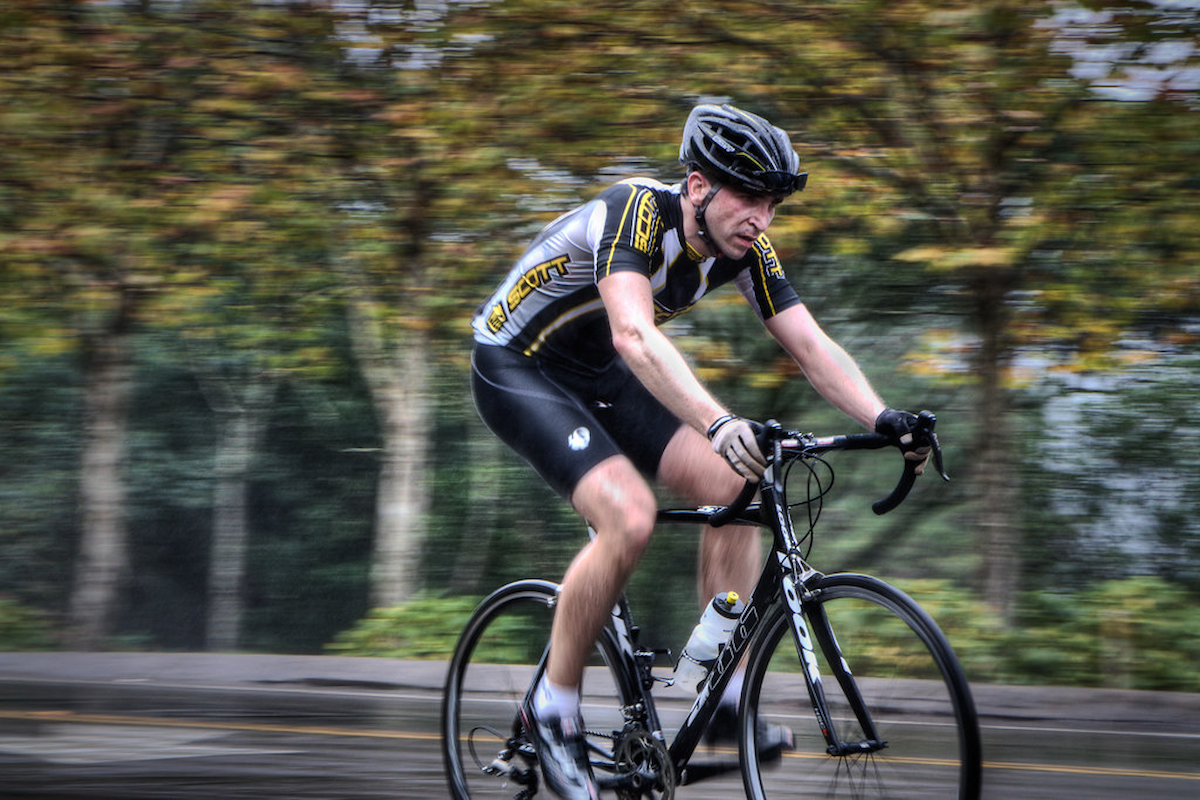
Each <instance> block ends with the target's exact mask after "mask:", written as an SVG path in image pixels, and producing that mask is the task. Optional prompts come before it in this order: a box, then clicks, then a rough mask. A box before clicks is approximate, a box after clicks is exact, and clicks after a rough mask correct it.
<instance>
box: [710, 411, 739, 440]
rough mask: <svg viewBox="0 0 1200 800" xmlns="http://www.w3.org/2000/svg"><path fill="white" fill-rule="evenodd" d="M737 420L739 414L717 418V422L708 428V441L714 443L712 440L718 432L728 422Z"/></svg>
mask: <svg viewBox="0 0 1200 800" xmlns="http://www.w3.org/2000/svg"><path fill="white" fill-rule="evenodd" d="M735 419H737V414H725V415H724V416H720V417H717V420H716V422H714V423H713V424H712V425H709V426H708V440H709V441H712V438H713V437H714V436H716V435H717V431H719V430H720V429H721V426H722V425H724V424H725V423H726V422H732V421H733V420H735Z"/></svg>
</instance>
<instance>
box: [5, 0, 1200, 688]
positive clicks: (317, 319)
mask: <svg viewBox="0 0 1200 800" xmlns="http://www.w3.org/2000/svg"><path fill="white" fill-rule="evenodd" d="M1198 31H1200V1H1197V0H1142V1H1139V2H1135V1H1133V0H1129V1H1128V2H1121V1H1120V0H1099V1H1098V2H1073V1H1072V0H1064V2H1030V0H997V1H993V0H982V2H981V1H980V0H969V1H963V2H958V1H956V0H939V1H936V2H935V1H934V0H873V1H868V0H841V1H840V2H814V3H804V4H800V3H794V2H777V1H776V0H755V1H754V2H728V1H724V0H708V1H707V2H704V3H692V2H680V3H670V4H665V3H660V2H649V1H648V0H647V1H645V2H642V1H640V0H635V1H633V2H622V3H609V2H604V0H598V1H597V2H589V3H578V2H574V0H563V1H562V2H559V0H536V1H534V0H507V1H506V2H485V1H484V0H459V1H457V2H450V1H449V0H442V1H441V2H432V1H431V2H375V1H374V0H343V1H338V2H245V1H244V0H237V1H236V2H235V1H233V0H228V1H225V0H173V1H168V0H163V1H162V2H155V1H154V0H140V1H139V2H120V0H97V1H96V2H70V1H69V0H61V1H59V2H50V1H49V0H40V1H39V0H7V2H5V4H4V8H3V9H2V10H0V98H2V103H0V650H3V649H7V650H33V649H59V648H61V649H84V650H209V651H226V652H228V651H245V652H276V653H322V652H324V653H349V654H378V655H398V656H402V657H423V658H444V657H445V654H446V653H447V652H448V649H449V648H450V647H452V645H453V639H454V636H455V634H456V632H457V629H458V627H459V626H460V625H461V623H462V620H463V619H464V617H465V615H466V614H467V613H469V610H470V608H471V607H472V606H473V604H474V602H476V600H477V599H478V598H479V597H480V596H481V595H483V594H485V593H487V592H488V591H489V590H490V589H492V588H494V587H496V586H497V585H499V584H500V583H501V582H504V581H506V580H510V579H514V578H517V577H524V576H529V575H539V576H543V577H549V578H557V577H559V576H560V575H561V573H562V571H563V569H564V568H565V566H566V564H567V563H568V561H569V559H570V558H571V556H572V555H573V554H574V553H575V551H576V550H577V549H578V548H579V547H580V546H581V544H582V543H583V541H584V531H583V529H582V526H581V525H580V523H579V522H578V520H577V519H576V518H575V516H574V514H573V512H571V510H570V509H569V508H568V507H567V506H566V505H565V504H564V503H563V502H562V501H560V500H558V499H557V498H555V497H554V496H552V495H551V494H550V493H549V492H548V491H547V490H545V489H544V488H543V487H542V484H541V482H540V480H539V479H538V478H537V477H536V475H535V474H534V473H533V472H532V471H530V470H529V469H528V468H527V467H526V466H525V465H524V464H523V463H521V462H520V461H519V460H518V459H517V458H516V457H515V456H513V455H511V454H510V453H509V452H508V451H507V450H506V449H505V448H504V447H503V446H502V445H500V444H499V443H498V442H496V441H495V440H494V438H493V437H492V436H491V434H490V433H488V432H487V431H486V429H484V428H483V427H482V425H481V424H480V423H479V422H478V420H477V418H476V416H475V412H474V410H473V407H472V404H471V400H470V395H469V389H468V379H467V371H468V357H469V349H470V331H469V319H470V317H471V314H472V313H473V311H474V309H475V307H476V306H477V305H478V304H479V303H480V302H482V301H483V300H484V299H485V298H486V296H487V295H488V293H489V292H490V290H491V288H492V287H493V286H494V285H495V284H496V283H497V282H498V281H499V280H500V278H501V276H502V275H503V274H504V273H505V271H506V270H507V268H508V266H509V264H510V263H511V262H512V260H513V259H514V258H515V257H516V256H517V255H518V254H519V253H520V251H521V250H522V249H523V247H524V245H525V243H526V241H527V240H528V238H529V237H530V236H532V235H533V234H534V233H535V232H536V231H537V229H538V228H540V226H542V225H544V224H545V223H546V222H547V221H549V220H550V219H552V218H553V217H554V216H556V215H557V214H558V213H561V212H562V211H564V210H566V209H568V208H569V207H571V206H572V205H573V204H576V203H578V202H581V201H583V200H586V199H588V198H590V197H592V196H593V195H595V194H596V193H597V192H598V191H599V190H600V189H601V188H603V187H604V186H605V185H607V184H608V183H610V182H612V181H615V180H619V179H621V178H624V177H628V176H632V175H648V176H652V177H657V178H659V179H662V180H665V181H667V182H673V181H675V180H678V179H679V178H680V177H681V168H680V167H679V165H678V164H677V162H676V155H677V152H678V141H679V136H680V133H681V130H682V126H683V121H684V119H685V117H686V115H687V112H688V110H689V109H690V108H691V107H692V105H693V104H695V103H696V102H700V101H706V102H711V101H718V102H719V101H728V102H733V103H735V104H737V105H740V106H742V107H744V108H746V109H748V110H751V111H754V112H757V113H760V114H763V115H765V116H766V117H768V118H769V119H771V120H772V121H773V122H775V123H776V124H778V125H780V126H782V127H784V128H785V129H787V130H788V131H789V132H790V133H791V134H792V136H793V139H794V141H795V143H796V146H797V149H798V150H799V152H800V154H801V156H802V157H803V159H804V165H805V168H806V169H807V170H808V172H809V174H810V179H809V188H808V189H807V190H806V191H805V192H804V193H803V194H802V195H798V196H796V197H795V198H794V199H793V200H791V201H789V202H788V203H787V204H785V205H784V206H783V207H782V208H781V210H780V212H779V215H778V216H777V218H776V220H775V222H774V224H773V226H772V229H771V234H770V235H771V238H772V241H773V243H774V244H775V246H776V249H777V250H778V251H779V253H780V255H781V257H782V258H783V260H784V263H785V265H786V268H787V271H788V274H789V276H790V278H791V280H792V282H793V283H794V284H795V286H796V287H797V289H798V291H799V293H800V295H801V297H802V298H803V299H804V300H805V302H806V303H808V305H809V306H810V308H811V309H812V310H813V312H814V313H815V315H816V316H817V318H818V319H819V320H820V321H821V322H822V323H823V325H824V326H825V328H826V330H827V331H829V332H830V334H831V335H833V336H834V338H836V339H837V340H838V341H840V342H841V343H842V344H843V345H844V346H845V347H846V349H847V350H849V351H850V352H851V353H852V354H853V355H854V356H855V357H856V358H857V359H858V360H859V362H860V363H861V364H862V366H863V368H864V370H865V371H866V373H867V374H868V375H869V376H870V377H871V378H872V380H873V382H874V383H875V385H876V387H877V388H878V389H879V391H880V392H881V394H882V395H883V397H884V398H885V400H887V401H888V402H889V403H890V404H892V405H895V406H900V407H906V408H912V409H918V408H930V409H932V410H934V411H936V412H937V414H938V417H939V432H940V434H941V438H942V441H943V444H944V446H945V448H946V453H947V466H948V469H949V472H950V473H951V476H952V477H953V482H951V483H949V484H941V483H939V482H935V481H933V480H929V479H926V480H924V481H922V482H920V483H919V484H918V488H917V490H916V491H915V492H914V495H913V496H912V497H911V498H910V500H909V501H908V502H907V503H906V504H905V505H903V506H902V507H900V508H899V509H898V510H897V511H895V512H893V513H891V514H888V515H886V516H884V517H878V518H877V517H875V516H874V515H872V514H871V513H870V512H869V501H871V500H873V499H875V498H876V497H879V496H881V495H882V494H884V493H886V491H887V490H888V489H890V487H891V485H892V483H893V482H894V480H895V472H896V464H894V463H893V462H892V460H890V459H881V458H869V457H865V456H862V455H846V456H842V457H840V458H839V459H838V461H837V462H836V463H835V467H836V468H837V469H838V480H837V485H836V488H835V490H834V493H833V494H832V495H831V496H830V497H829V498H827V500H826V503H825V506H824V510H823V513H822V518H821V527H820V528H819V529H818V531H817V540H816V545H815V548H814V550H813V562H814V564H815V565H816V566H818V567H819V568H821V569H823V570H825V571H835V570H856V571H870V572H874V573H877V574H880V575H882V576H884V577H886V578H888V579H890V580H893V581H895V582H896V583H898V584H899V585H900V586H902V587H904V588H906V589H907V590H908V591H910V592H911V593H912V594H914V595H916V596H917V598H918V599H919V600H920V601H921V602H922V603H924V604H926V606H927V607H928V608H929V610H930V611H931V612H932V613H933V615H934V616H935V618H937V619H938V620H939V621H940V622H941V623H942V624H943V627H945V628H946V629H947V630H948V632H949V633H950V636H951V639H952V640H953V641H954V644H955V646H956V648H958V650H959V652H960V655H961V656H962V657H963V660H964V662H965V663H966V666H967V671H968V674H969V676H970V677H971V678H972V679H973V680H976V681H994V682H1015V683H1027V682H1039V683H1054V684H1074V685H1084V686H1112V687H1125V688H1147V689H1174V690H1184V691H1200V671H1197V669H1196V668H1195V665H1196V664H1197V663H1200V603H1198V602H1197V601H1198V599H1200V424H1198V423H1197V416H1196V404H1197V398H1198V397H1200V347H1198V342H1200V268H1198V266H1197V264H1198V259H1200V217H1198V214H1197V210H1196V209H1197V208H1200V172H1198V171H1197V169H1196V158H1197V155H1200V135H1198V133H1197V132H1198V131H1200V51H1198V48H1197V33H1198ZM671 326H672V333H673V335H674V336H675V337H676V341H678V342H679V343H680V346H681V347H682V348H683V349H684V350H685V352H686V353H687V354H688V356H689V357H690V358H692V359H694V363H695V365H696V368H697V370H698V371H699V373H700V374H701V375H702V376H703V377H704V378H705V379H706V380H707V381H708V382H709V384H710V385H711V386H712V388H713V389H714V391H715V392H716V393H717V394H718V395H719V396H721V397H722V398H723V399H724V400H725V401H726V402H728V403H729V404H730V406H731V407H732V408H734V409H736V410H737V411H738V412H739V413H741V414H744V415H746V416H749V417H754V418H760V419H766V418H777V419H779V420H780V421H781V422H783V423H784V424H785V425H787V426H790V427H798V428H802V429H805V430H817V431H818V432H823V433H834V432H852V430H853V423H851V422H850V421H849V420H847V419H845V418H843V417H840V416H839V415H838V414H837V413H836V412H834V411H832V410H831V409H829V408H828V407H827V406H826V405H825V404H824V402H823V401H821V400H820V398H818V397H817V396H816V395H815V393H814V392H813V391H812V390H811V389H810V388H809V387H808V386H807V384H806V383H805V382H804V380H803V378H802V377H801V376H799V375H798V373H797V370H796V369H795V367H794V366H792V365H790V364H789V363H788V362H787V360H786V359H785V358H784V357H783V355H782V353H781V352H780V351H779V350H778V348H776V347H775V346H774V345H773V344H771V343H770V342H769V341H768V340H767V339H766V337H765V336H764V335H763V333H762V329H761V327H760V326H758V324H757V323H756V322H755V321H754V320H753V317H752V315H751V314H750V313H749V311H748V310H747V308H746V307H745V304H744V303H743V302H742V301H741V300H740V298H739V297H738V296H737V295H736V293H734V292H732V291H731V292H730V293H728V294H720V295H718V296H716V297H714V298H712V299H711V301H710V302H708V303H706V304H702V307H701V308H700V309H697V310H696V311H694V312H692V313H690V314H688V315H685V316H684V317H682V318H680V319H678V320H675V321H673V322H672V323H671ZM669 500H670V498H664V502H669ZM695 544H696V535H695V532H694V531H692V530H690V529H682V528H680V529H675V530H673V529H665V530H663V531H661V532H660V533H659V534H658V535H657V537H656V540H655V542H654V544H653V545H652V550H651V553H650V554H649V556H648V557H647V560H646V562H644V564H643V566H642V568H641V569H640V571H639V573H638V575H637V576H636V577H635V578H634V581H633V584H632V586H631V593H632V594H633V599H634V603H635V608H638V609H639V610H640V611H641V613H642V616H643V619H642V622H643V624H644V626H645V627H646V628H648V629H650V634H651V636H652V638H653V641H654V643H655V644H659V645H660V646H672V647H676V648H677V647H678V645H679V644H681V643H682V641H683V637H684V636H685V635H686V630H687V629H688V628H690V626H691V625H692V624H693V623H694V620H695V616H696V613H697V608H698V604H697V598H696V593H695V588H694V569H695V567H694V563H695ZM664 597H665V598H667V599H668V602H659V601H660V600H661V599H662V598H664ZM650 598H654V599H655V601H656V602H647V600H649V599H650ZM639 600H640V601H641V602H639Z"/></svg>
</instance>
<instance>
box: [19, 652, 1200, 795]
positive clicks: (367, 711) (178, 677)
mask: <svg viewBox="0 0 1200 800" xmlns="http://www.w3.org/2000/svg"><path fill="white" fill-rule="evenodd" d="M444 669H445V665H444V664H441V663H414V662H397V661H391V660H386V659H361V658H325V657H309V656H256V655H213V654H127V653H92V654H77V653H0V798H5V800H17V799H18V798H71V800H94V799H96V798H110V799H111V800H135V799H137V798H153V799H154V800H201V799H203V800H212V799H213V798H222V800H239V799H240V798H246V799H247V800H250V799H253V800H263V799H264V798H288V799H289V800H293V799H294V800H303V799H305V798H329V799H331V800H332V799H333V798H338V799H342V798H345V799H346V800H350V799H351V798H383V797H388V798H442V797H446V796H447V792H446V789H445V786H444V783H443V779H442V763H441V756H440V754H439V750H438V722H437V716H438V708H439V703H440V694H439V693H440V687H441V681H442V678H443V672H444ZM974 688H975V694H976V702H977V704H978V706H979V708H980V711H981V714H982V722H983V726H984V748H985V753H984V755H985V770H986V771H985V784H986V789H985V795H984V796H985V797H988V798H1000V799H1004V798H1019V800H1038V799H1039V798H1046V799H1047V800H1050V799H1051V798H1052V799H1053V800H1064V799H1066V800H1069V799H1070V798H1079V800H1085V799H1086V800H1098V799H1101V798H1138V799H1139V800H1141V799H1142V798H1154V800H1173V799H1174V798H1179V799H1180V800H1183V798H1187V799H1188V800H1193V798H1197V797H1200V695H1187V694H1164V693H1143V692H1119V691H1091V690H1077V689H1071V690H1065V689H1044V688H1036V689H1035V688H1029V687H993V686H976V687H974ZM676 796H677V797H680V798H687V799H688V800H705V799H707V798H731V797H733V798H736V797H740V796H742V792H741V784H740V779H739V778H738V777H737V776H736V774H735V775H731V776H729V778H728V779H727V780H726V779H722V780H721V781H719V782H716V783H704V784H699V785H696V786H687V787H681V788H680V789H679V791H678V792H677V794H676Z"/></svg>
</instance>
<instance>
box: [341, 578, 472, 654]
mask: <svg viewBox="0 0 1200 800" xmlns="http://www.w3.org/2000/svg"><path fill="white" fill-rule="evenodd" d="M478 604H479V598H477V597H476V598H472V597H462V596H459V597H444V598H443V597H435V596H433V595H429V594H417V595H415V596H414V597H413V599H412V600H411V601H410V602H407V603H405V604H403V605H400V606H395V607H393V608H377V609H373V610H372V611H371V612H370V613H369V614H368V615H367V616H366V617H365V618H364V619H362V620H360V621H359V622H358V623H357V624H356V625H355V626H354V627H352V628H350V629H349V630H345V631H342V632H341V633H339V634H338V635H337V636H336V637H334V640H333V641H332V642H330V643H329V644H327V645H325V652H327V653H330V654H333V655H341V656H380V657H384V658H406V659H419V660H420V659H425V660H446V659H449V657H450V654H451V653H453V652H454V644H455V642H456V641H458V635H459V634H460V633H461V632H462V629H463V626H464V625H466V622H467V619H469V618H470V616H471V612H473V611H474V610H475V606H476V605H478Z"/></svg>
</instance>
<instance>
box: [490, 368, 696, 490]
mask: <svg viewBox="0 0 1200 800" xmlns="http://www.w3.org/2000/svg"><path fill="white" fill-rule="evenodd" d="M471 390H472V393H473V394H474V396H475V407H476V409H477V410H478V411H479V416H480V417H481V418H482V419H483V421H484V423H485V424H486V425H487V426H488V427H489V428H490V429H491V430H492V432H493V433H495V434H496V435H497V436H498V437H499V438H500V439H501V440H502V441H503V442H504V443H505V444H507V445H508V446H509V447H511V448H512V449H513V450H515V451H516V452H517V453H518V454H519V455H520V456H521V457H522V458H524V459H525V460H526V461H528V462H529V464H530V465H531V466H532V467H533V468H534V469H535V470H537V472H538V474H540V475H541V476H542V478H543V479H544V480H545V481H546V483H548V484H550V486H551V487H552V488H553V489H554V490H555V491H556V492H558V493H559V494H560V495H562V496H563V497H565V498H567V499H568V500H570V498H571V495H572V493H573V492H574V491H575V487H576V486H577V485H578V484H579V481H580V479H581V478H582V477H583V476H584V475H585V474H587V472H588V471H589V470H590V469H592V467H595V466H596V465H597V464H599V463H600V462H601V461H603V460H605V459H606V458H610V457H611V456H615V455H619V454H624V455H625V456H627V457H628V458H629V459H630V460H631V461H632V462H633V464H634V466H636V467H637V468H638V470H639V471H641V473H642V474H643V475H645V476H646V477H647V478H648V479H650V480H653V478H654V476H655V475H656V474H657V472H658V464H659V461H661V460H662V454H663V451H665V450H666V448H667V443H668V442H670V441H671V437H673V436H674V435H675V432H676V431H678V430H679V428H680V426H681V425H682V423H681V422H680V420H679V418H678V417H676V416H675V415H674V414H673V413H671V412H670V411H669V410H668V409H667V408H666V406H664V405H663V404H662V403H660V402H659V401H658V399H657V398H655V397H654V395H652V394H651V393H650V392H649V391H648V390H647V389H646V388H645V387H644V386H643V385H642V383H641V381H639V380H638V379H637V377H636V376H635V375H634V374H633V373H632V372H631V371H630V369H629V367H628V365H626V364H625V362H624V361H622V360H621V359H619V358H618V359H616V360H615V361H613V362H612V364H611V365H610V366H608V367H606V368H605V369H603V370H602V371H600V372H598V373H594V374H583V373H581V372H576V371H573V370H570V369H566V368H564V367H561V366H558V365H556V364H551V363H548V362H546V361H545V360H544V359H540V358H536V357H531V356H526V355H523V354H522V353H520V352H517V351H516V350H512V349H509V348H507V347H501V346H497V345H485V344H476V345H475V351H474V353H473V354H472V356H471Z"/></svg>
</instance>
